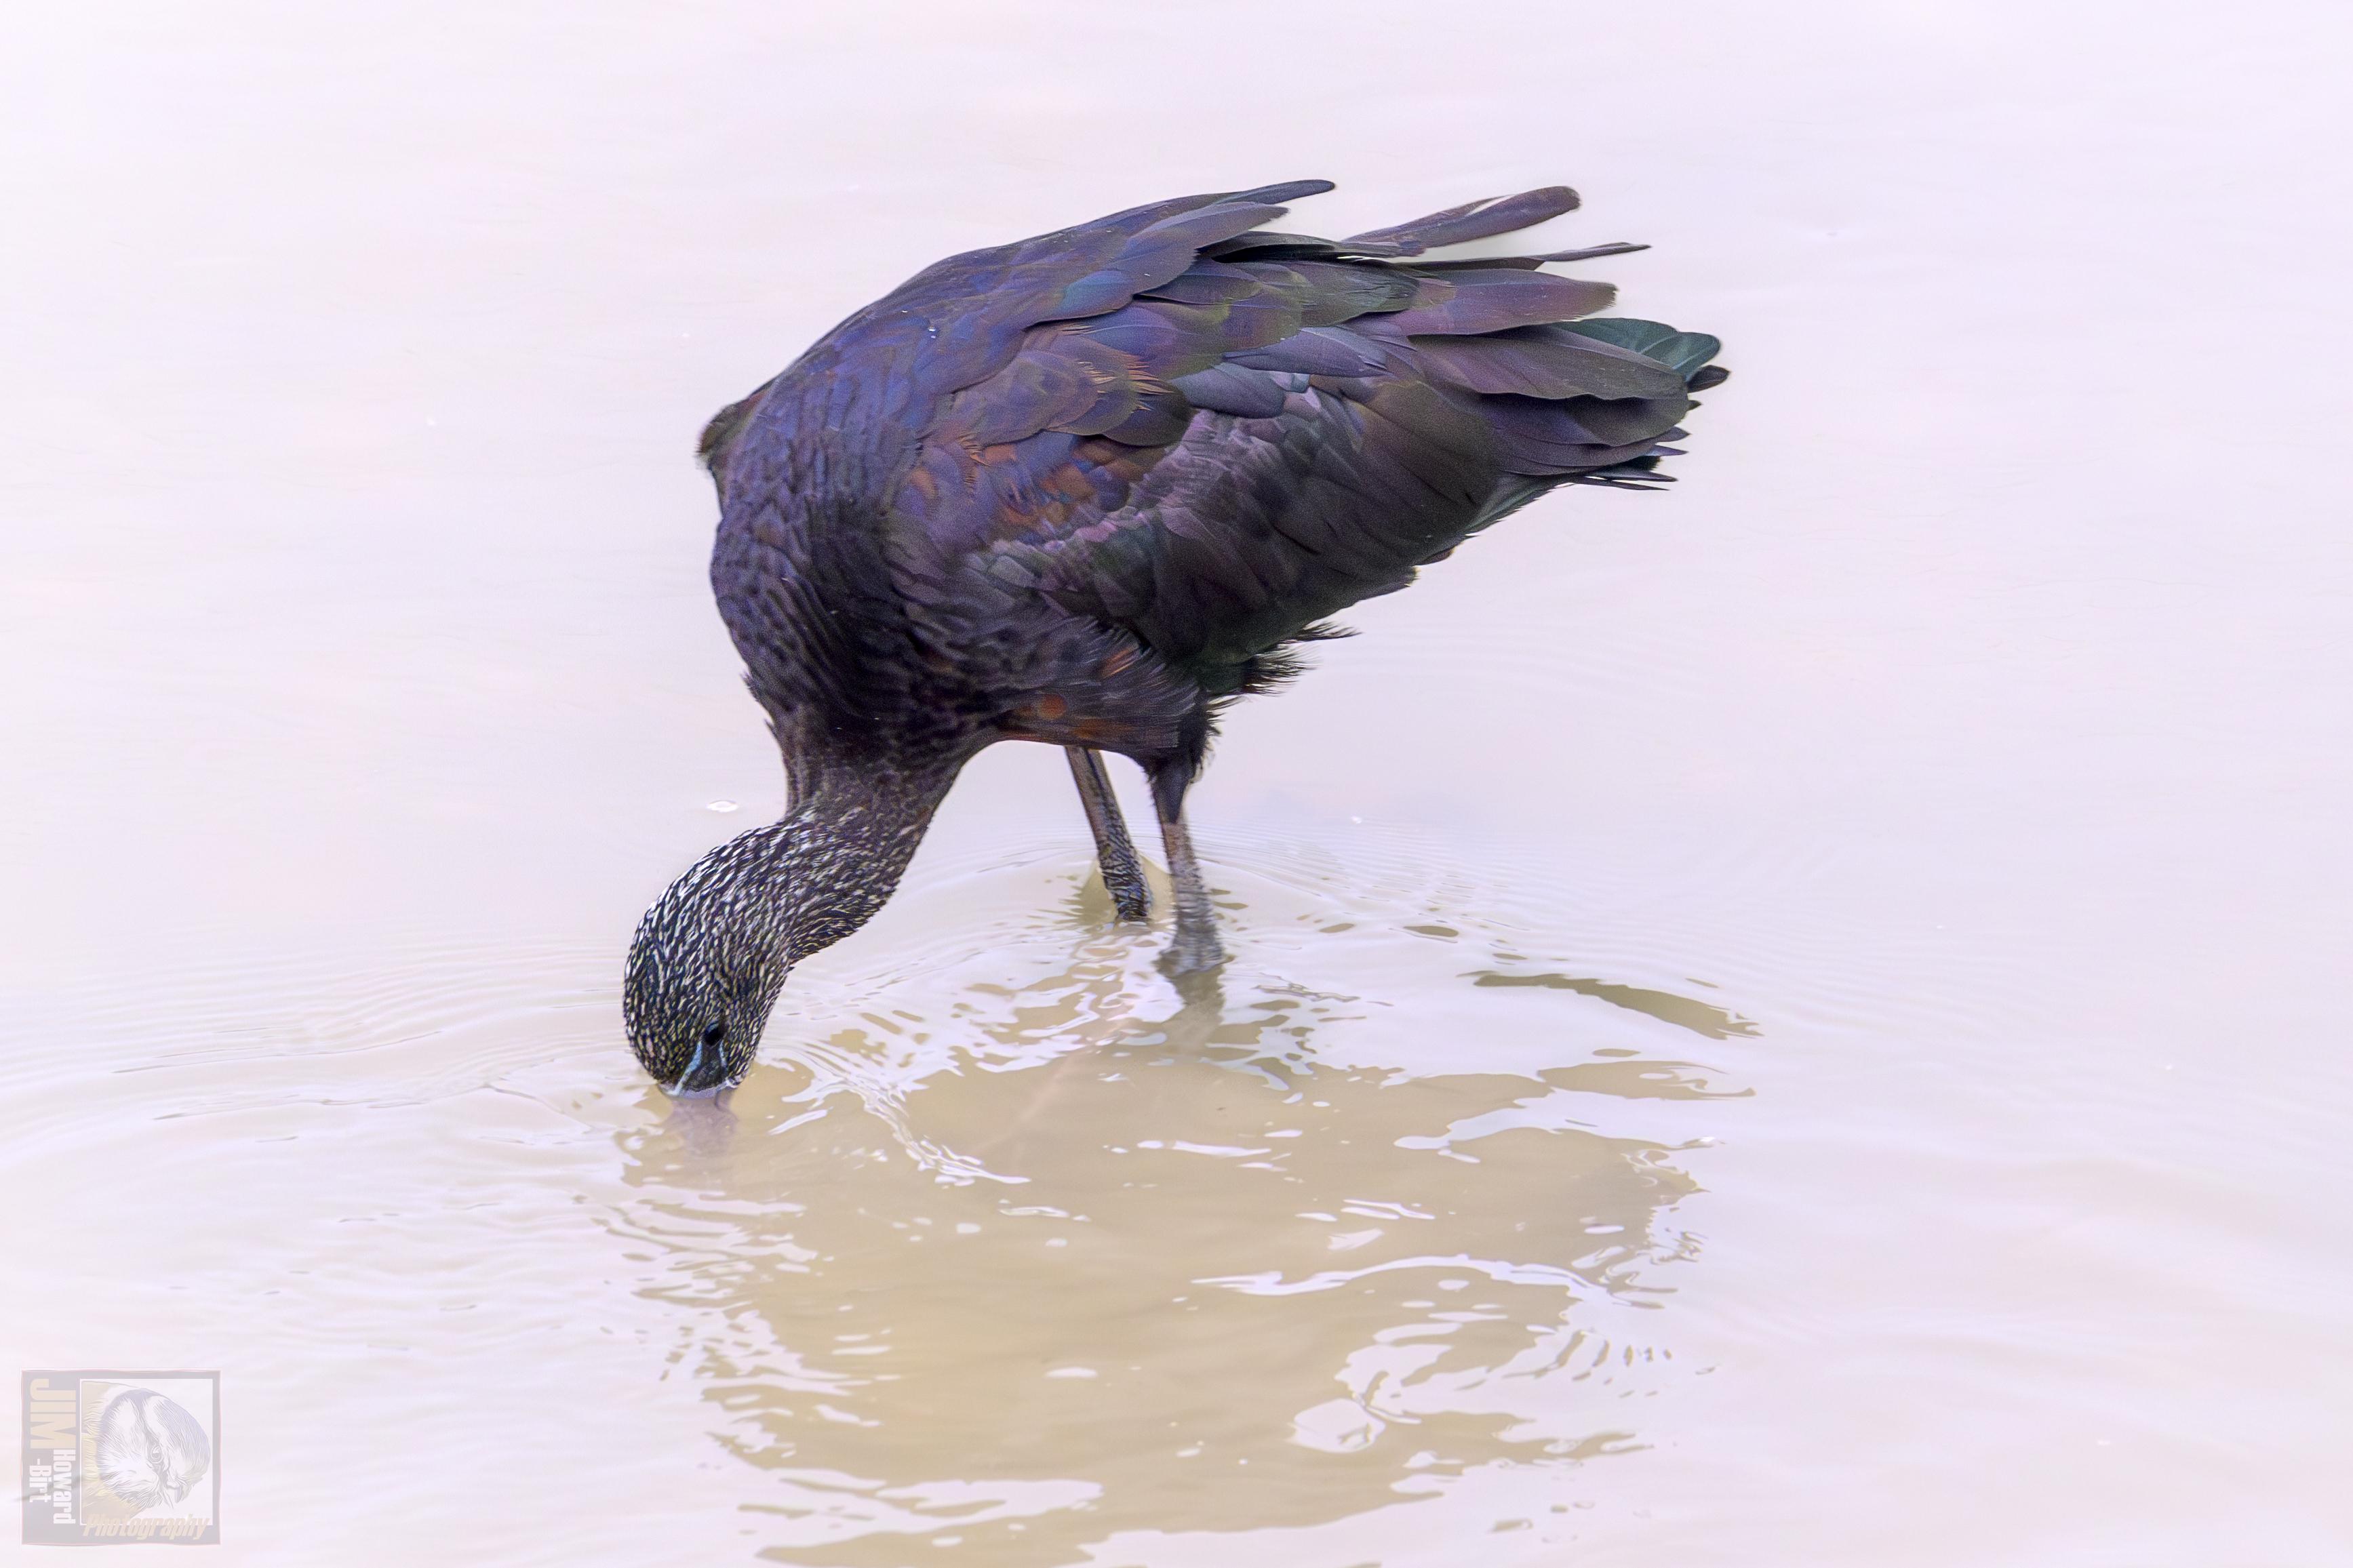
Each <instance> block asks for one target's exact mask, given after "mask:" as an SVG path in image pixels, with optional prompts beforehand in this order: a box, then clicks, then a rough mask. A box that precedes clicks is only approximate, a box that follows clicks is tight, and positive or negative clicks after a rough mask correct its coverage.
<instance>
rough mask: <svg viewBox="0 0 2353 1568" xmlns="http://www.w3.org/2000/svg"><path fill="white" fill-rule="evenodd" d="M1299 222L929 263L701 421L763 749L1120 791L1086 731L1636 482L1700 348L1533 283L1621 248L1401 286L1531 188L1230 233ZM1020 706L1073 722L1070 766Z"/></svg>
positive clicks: (1459, 267)
mask: <svg viewBox="0 0 2353 1568" xmlns="http://www.w3.org/2000/svg"><path fill="white" fill-rule="evenodd" d="M1328 188H1329V187H1328V186H1326V185H1325V184H1323V183H1322V182H1303V183H1301V184H1293V185H1285V186H1276V187H1270V188H1268V189H1264V190H1260V191H1252V192H1244V193H1240V194H1238V195H1222V196H1194V197H1186V198H1180V199H1178V200H1176V201H1171V202H1162V203H1157V204H1155V205H1150V206H1145V207H1139V208H1135V209H1133V210H1131V211H1128V212H1124V213H1120V214H1115V215H1113V216H1110V217H1106V218H1103V219H1099V220H1097V221H1096V222H1094V223H1092V224H1087V225H1083V226H1079V227H1076V228H1072V229H1066V230H1062V231H1060V232H1058V233H1055V234H1050V235H1045V236H1040V237H1037V238H1034V239H1029V240H1024V241H1020V242H1018V243H1017V244H1014V245H1009V246H1004V247H997V248H995V249H989V250H981V251H974V252H971V253H968V254H966V255H963V256H958V257H953V258H949V259H947V260H945V261H942V262H940V263H938V264H936V265H935V266H934V267H932V268H927V269H926V270H924V271H923V273H921V274H919V275H917V276H916V277H915V278H913V279H910V280H909V281H908V282H907V283H906V284H905V285H903V286H902V287H901V288H900V289H897V290H895V291H893V292H892V294H891V295H889V296H887V297H886V298H884V299H883V300H880V301H878V302H877V303H876V304H874V305H872V306H871V307H869V308H868V309H866V310H862V311H860V312H859V313H858V314H857V315H855V316H853V317H851V318H850V319H849V321H845V322H844V323H842V325H841V326H839V328H837V329H835V331H833V332H831V333H829V334H828V336H827V337H826V338H825V339H824V340H822V341H821V342H819V343H818V345H817V346H816V347H814V348H812V349H811V350H810V351H809V353H807V354H806V355H804V356H803V358H802V359H801V360H800V361H799V362H798V363H796V364H795V365H794V367H793V368H792V369H791V370H788V371H787V372H786V373H785V374H783V375H781V376H779V377H778V378H777V379H776V381H774V382H772V383H770V384H768V385H767V386H765V387H763V388H762V389H761V390H760V391H759V392H758V393H755V394H754V395H753V396H752V397H750V398H747V399H745V400H744V402H743V403H741V404H738V405H734V406H733V407H731V408H729V409H727V410H725V411H723V413H722V414H721V415H720V416H719V417H718V418H716V419H714V420H713V421H712V426H711V427H710V429H709V430H708V431H706V433H705V448H704V449H705V457H706V460H708V461H709V462H710V464H711V467H712V473H713V475H714V477H715V478H716V479H718V481H719V485H720V489H721V494H722V498H723V514H724V515H723V521H722V525H721V530H720V537H719V542H718V547H717V550H716V552H714V556H713V561H712V578H713V584H714V586H715V588H716V589H717V591H718V594H719V597H720V602H721V605H722V609H723V614H724V615H725V616H726V617H727V620H728V624H729V627H730V630H731V631H732V632H733V635H734V637H735V638H736V641H737V644H738V646H739V647H740V648H742V649H743V650H744V657H745V659H746V662H747V664H748V665H749V666H750V668H751V670H752V678H753V683H754V688H755V689H756V690H758V691H759V692H760V694H761V696H762V698H763V700H764V701H765V702H766V703H767V705H768V707H769V708H770V710H771V711H772V712H774V713H776V714H777V715H778V717H779V728H780V733H782V732H783V731H785V730H786V729H790V728H795V727H797V728H798V729H799V730H800V731H802V732H803V734H804V736H807V735H810V734H817V733H824V734H830V735H838V734H839V733H840V732H842V731H844V730H845V728H847V729H848V730H850V731H855V730H857V729H859V728H860V726H867V727H870V728H874V729H877V731H878V732H880V731H888V737H887V743H889V744H892V745H897V746H902V747H903V746H905V745H907V744H910V743H920V742H911V740H910V734H911V733H920V734H921V735H923V736H929V737H932V738H933V739H934V740H939V741H940V742H942V743H946V738H948V737H951V735H952V734H961V735H968V736H976V737H979V738H980V739H983V740H985V739H986V738H988V736H989V734H990V731H991V726H995V727H996V729H997V731H1002V732H1019V733H1033V734H1036V735H1037V736H1038V738H1042V739H1060V740H1088V741H1089V743H1097V744H1104V745H1108V746H1110V747H1112V748H1113V749H1116V750H1124V751H1129V752H1134V753H1136V754H1139V755H1141V754H1143V753H1144V752H1146V751H1149V750H1151V749H1152V748H1153V746H1154V745H1155V744H1157V743H1158V742H1156V741H1155V740H1153V739H1152V738H1151V737H1149V736H1145V735H1143V734H1142V733H1141V731H1139V732H1138V733H1136V734H1128V733H1126V732H1125V731H1124V730H1122V729H1121V728H1120V726H1122V725H1126V724H1129V723H1130V722H1131V721H1133V723H1134V725H1139V726H1141V727H1142V729H1143V730H1155V728H1156V727H1158V726H1160V721H1159V719H1157V718H1151V717H1149V715H1152V714H1159V713H1162V712H1163V710H1166V712H1167V713H1172V714H1173V713H1175V712H1176V710H1178V709H1185V708H1189V709H1190V710H1194V711H1195V712H1197V713H1205V712H1206V709H1207V705H1208V704H1209V703H1211V702H1213V701H1215V700H1218V699H1219V698H1221V697H1223V696H1227V695H1229V694H1231V693H1233V692H1236V691H1238V690H1242V689H1250V687H1252V686H1253V685H1257V684H1262V683H1264V682H1265V681H1266V680H1267V679H1270V678H1271V677H1272V676H1274V675H1276V674H1278V673H1280V672H1281V670H1282V668H1283V658H1282V648H1283V646H1284V645H1285V644H1286V643H1288V642H1290V641H1292V640H1293V639H1295V638H1297V637H1301V636H1302V635H1303V634H1307V633H1309V632H1310V631H1311V628H1312V627H1313V626H1314V624H1315V623H1317V622H1319V621H1321V620H1323V619H1324V617H1327V616H1331V615H1333V614H1335V612H1337V611H1339V610H1342V609H1344V608H1345V607H1346V606H1347V605H1351V604H1353V603H1356V601H1358V600H1360V599H1363V598H1366V597H1368V596H1370V595H1375V594H1379V593H1384V592H1388V591H1390V590H1393V589H1395V588H1398V587H1402V586H1403V585H1405V584H1406V583H1408V582H1409V581H1410V580H1411V578H1412V575H1413V573H1414V571H1415V569H1416V568H1417V567H1418V566H1419V565H1420V564H1422V563H1426V562H1428V561H1430V560H1432V559H1434V558H1436V557H1438V556H1440V555H1442V554H1444V553H1445V552H1447V551H1449V550H1451V549H1452V548H1453V547H1454V546H1455V545H1456V544H1458V543H1460V542H1461V541H1462V540H1463V539H1464V538H1465V537H1467V536H1468V535H1469V534H1471V533H1472V532H1474V531H1477V530H1479V529H1480V528H1482V527H1484V526H1486V525H1487V524H1488V523H1490V522H1492V521H1495V520H1496V519H1497V518H1499V517H1501V516H1502V515H1504V513H1506V512H1508V511H1510V510H1514V509H1515V508H1516V507H1518V506H1520V505H1522V504H1525V502H1526V501H1528V500H1533V499H1534V498H1535V497H1536V496H1538V495H1541V494H1543V493H1544V492H1545V491H1546V490H1548V489H1552V488H1553V487H1555V486H1556V485H1559V484H1562V483H1565V482H1572V481H1579V482H1588V483H1599V484H1607V485H1615V486H1620V487H1625V486H1642V485H1646V484H1649V483H1651V482H1655V481H1657V480H1659V479H1662V477H1663V476H1661V475H1659V474H1658V473H1657V472H1656V471H1655V470H1656V468H1657V464H1658V459H1659V457H1660V456H1661V455H1662V452H1663V451H1666V450H1671V448H1662V447H1660V445H1659V443H1660V442H1661V441H1662V440H1665V439H1669V438H1672V437H1674V436H1677V435H1680V434H1681V432H1680V431H1678V430H1677V429H1675V428H1674V426H1675V425H1676V422H1677V421H1678V420H1679V419H1680V418H1681V417H1682V416H1683V414H1684V413H1685V412H1686V411H1687V410H1688V408H1689V407H1690V406H1691V402H1690V396H1689V395H1690V393H1691V392H1693V391H1695V390H1698V389H1700V388H1701V387H1704V386H1705V385H1708V384H1713V382H1714V381H1715V380H1717V379H1721V375H1722V373H1721V372H1718V371H1714V370H1712V369H1705V368H1703V367H1704V366H1706V364H1707V362H1708V360H1709V359H1710V358H1711V357H1712V356H1713V355H1714V353H1715V351H1716V347H1717V344H1716V342H1715V340H1714V339H1713V338H1709V337H1705V336H1703V335H1700V334H1695V333H1685V332H1677V331H1672V329H1669V328H1666V327H1662V326H1660V325H1658V324H1656V323H1653V322H1649V321H1630V320H1580V319H1579V318H1584V317H1588V316H1589V315H1590V313H1591V312H1593V311H1595V310H1600V309H1603V308H1605V307H1606V306H1607V305H1608V304H1609V302H1610V300H1611V299H1612V298H1613V296H1614V290H1612V289H1610V288H1609V286H1608V285H1607V284H1602V283H1597V282H1591V281H1588V280H1584V279H1573V278H1565V277H1559V276H1556V275H1553V274H1550V273H1546V272H1544V271H1541V270H1539V269H1538V268H1539V266H1540V264H1541V263H1542V262H1544V261H1546V260H1577V259H1584V258H1589V257H1594V256H1600V255H1608V254H1613V253H1616V252H1619V251H1623V250H1628V249H1634V248H1639V247H1630V246H1602V247H1594V248H1592V249H1589V250H1586V251H1581V252H1567V253H1559V254H1556V255H1555V256H1552V257H1520V258H1485V259H1478V260H1466V261H1433V260H1430V259H1428V258H1427V254H1426V253H1427V252H1428V251H1430V250H1431V249H1435V248H1439V247H1445V246H1451V245H1456V244H1461V243H1463V242H1465V241H1469V240H1472V239H1479V238H1484V237H1489V236H1493V235H1496V234H1502V233H1507V232H1510V231H1512V230H1514V229H1518V228H1522V227H1525V226H1528V225H1530V224H1533V223H1536V222H1540V221H1542V220H1544V219H1546V218H1548V217H1552V216H1556V215H1558V214H1560V213H1562V212H1565V211H1567V210H1569V209H1570V208H1571V207H1573V206H1574V205H1576V197H1575V195H1574V194H1573V193H1570V192H1568V191H1567V190H1565V189H1558V188H1555V189H1551V190H1544V191H1535V192H1530V193H1527V194H1525V195H1520V196H1514V197H1508V198H1504V199H1502V200H1500V201H1494V202H1485V203H1472V204H1468V205H1465V206H1462V207H1459V208H1453V209H1450V210H1449V211H1447V212H1443V213H1439V214H1434V215H1431V216H1430V217H1427V218H1422V219H1418V220H1416V221H1414V222H1412V223H1409V224H1401V225H1398V226H1394V227H1392V228H1388V229H1382V230H1377V231H1374V232H1373V233H1370V234H1366V235H1359V236H1356V237H1354V238H1351V239H1348V240H1342V241H1327V240H1321V239H1314V238H1310V237H1302V236H1296V235H1289V234H1283V233H1278V232H1273V231H1271V230H1268V229H1266V228H1265V227H1264V225H1265V224H1267V223H1268V222H1270V221H1271V220H1272V219H1274V218H1276V217H1278V216H1281V214H1282V210H1283V209H1282V206H1281V205H1278V204H1280V203H1281V202H1282V201H1285V200H1289V199H1292V198H1293V197H1296V196H1299V195H1312V194H1315V193H1316V192H1319V191H1322V190H1324V189H1328ZM1123 692H1124V693H1125V699H1124V700H1127V702H1128V706H1129V707H1130V708H1133V709H1134V712H1133V713H1130V712H1128V711H1126V710H1123V709H1121V707H1120V703H1121V700H1123V698H1122V693H1123ZM1041 703H1045V704H1047V705H1049V706H1051V705H1053V704H1060V708H1061V709H1062V710H1068V712H1069V716H1070V718H1071V720H1072V721H1079V720H1084V719H1086V718H1088V717H1089V715H1088V714H1087V713H1086V712H1085V711H1084V710H1085V709H1086V708H1087V707H1088V705H1089V704H1090V703H1094V704H1096V705H1097V706H1102V707H1103V709H1104V711H1103V714H1102V715H1101V719H1100V722H1099V723H1098V724H1097V729H1098V731H1100V732H1099V733H1097V734H1095V735H1094V736H1092V738H1090V737H1087V736H1084V735H1077V734H1071V733H1064V732H1061V731H1057V730H1055V729H1054V724H1055V723H1060V721H1061V719H1062V714H1061V713H1060V712H1058V713H1056V714H1054V715H1052V716H1051V718H1052V721H1053V722H1050V723H1048V724H1046V725H1045V726H1044V728H1043V729H1042V730H1041V727H1040V724H1039V710H1040V708H1039V705H1040V704H1041ZM911 727H912V728H911ZM1194 728H1195V729H1197V730H1200V729H1202V726H1201V725H1198V724H1197V725H1195V726H1194ZM1203 732H1205V731H1203ZM786 742H787V746H786V749H787V752H788V753H789V752H791V750H792V749H793V742H792V737H790V736H787V737H786ZM1184 743H1187V744H1191V745H1195V746H1198V736H1196V737H1195V738H1194V739H1192V740H1191V741H1189V742H1184Z"/></svg>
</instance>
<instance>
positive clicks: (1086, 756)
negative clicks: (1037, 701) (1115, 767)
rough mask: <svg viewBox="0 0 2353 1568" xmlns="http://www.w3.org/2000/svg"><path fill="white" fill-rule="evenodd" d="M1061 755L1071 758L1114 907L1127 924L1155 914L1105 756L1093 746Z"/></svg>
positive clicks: (1073, 748) (1073, 776) (1066, 750)
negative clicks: (1107, 768)
mask: <svg viewBox="0 0 2353 1568" xmlns="http://www.w3.org/2000/svg"><path fill="white" fill-rule="evenodd" d="M1062 754H1063V755H1064V756H1067V757H1069V758H1070V759H1071V779H1072V780H1073V781H1075V782H1076V783H1077V784H1078V786H1079V804H1080V805H1083V806H1085V807H1086V809H1087V826H1089V827H1091V828H1092V829H1093V830H1094V835H1095V858H1096V859H1097V860H1098V861H1100V862H1101V863H1102V866H1103V888H1104V889H1105V890H1106V891H1107V892H1109V893H1110V894H1111V902H1112V908H1113V909H1114V910H1117V911H1118V913H1119V918H1120V919H1122V920H1124V921H1140V920H1142V919H1144V918H1145V916H1146V915H1148V914H1150V913H1151V912H1152V890H1151V889H1150V888H1148V887H1147V886H1145V880H1144V862H1143V861H1141V860H1139V859H1137V858H1135V841H1134V839H1132V838H1130V837H1128V836H1127V819H1126V818H1125V817H1124V816H1120V814H1119V797H1118V796H1117V795H1113V794H1112V792H1111V775H1110V774H1109V773H1105V772H1104V771H1103V753H1102V752H1098V751H1096V750H1095V749H1094V748H1093V747H1092V746H1065V747H1063V748H1062Z"/></svg>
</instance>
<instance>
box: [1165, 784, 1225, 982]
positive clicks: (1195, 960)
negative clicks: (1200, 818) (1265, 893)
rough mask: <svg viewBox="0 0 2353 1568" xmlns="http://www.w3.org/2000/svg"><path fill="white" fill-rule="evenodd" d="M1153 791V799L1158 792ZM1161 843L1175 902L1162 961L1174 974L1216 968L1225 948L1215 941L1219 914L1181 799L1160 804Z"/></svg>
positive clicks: (1223, 959) (1216, 939)
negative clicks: (1212, 902) (1171, 932)
mask: <svg viewBox="0 0 2353 1568" xmlns="http://www.w3.org/2000/svg"><path fill="white" fill-rule="evenodd" d="M1154 793H1155V798H1156V796H1157V795H1158V792H1157V791H1155V792H1154ZM1160 842H1161V843H1162V845H1163V846H1165V847H1166V849H1167V851H1168V879H1169V881H1170V882H1171V883H1172V884H1174V889H1173V890H1174V894H1175V900H1176V941H1174V942H1170V943H1169V944H1168V951H1167V952H1166V953H1165V954H1163V955H1162V958H1161V962H1162V963H1164V964H1166V966H1167V968H1168V970H1169V972H1170V973H1175V974H1196V973H1200V972H1201V971H1203V970H1208V969H1215V968H1217V967H1218V965H1219V964H1221V963H1225V961H1226V950H1225V949H1224V947H1222V946H1221V945H1219V942H1218V914H1217V911H1216V910H1213V909H1211V908H1210V907H1209V888H1208V883H1206V882H1204V881H1202V880H1201V863H1200V861H1198V860H1197V859H1195V858H1194V856H1193V835H1192V832H1191V831H1190V830H1189V829H1188V828H1187V827H1186V826H1185V810H1184V806H1183V805H1182V803H1181V800H1180V801H1179V802H1178V803H1176V805H1175V808H1174V809H1173V810H1172V809H1170V807H1169V805H1167V804H1166V803H1163V804H1161V806H1160Z"/></svg>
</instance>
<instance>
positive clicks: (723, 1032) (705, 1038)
mask: <svg viewBox="0 0 2353 1568" xmlns="http://www.w3.org/2000/svg"><path fill="white" fill-rule="evenodd" d="M726 1037H727V1026H726V1025H724V1024H713V1025H712V1026H711V1027H709V1028H707V1029H705V1030H703V1031H702V1043H703V1044H704V1045H706V1046H715V1045H717V1044H719V1042H720V1041H722V1040H723V1039H725V1038H726Z"/></svg>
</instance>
